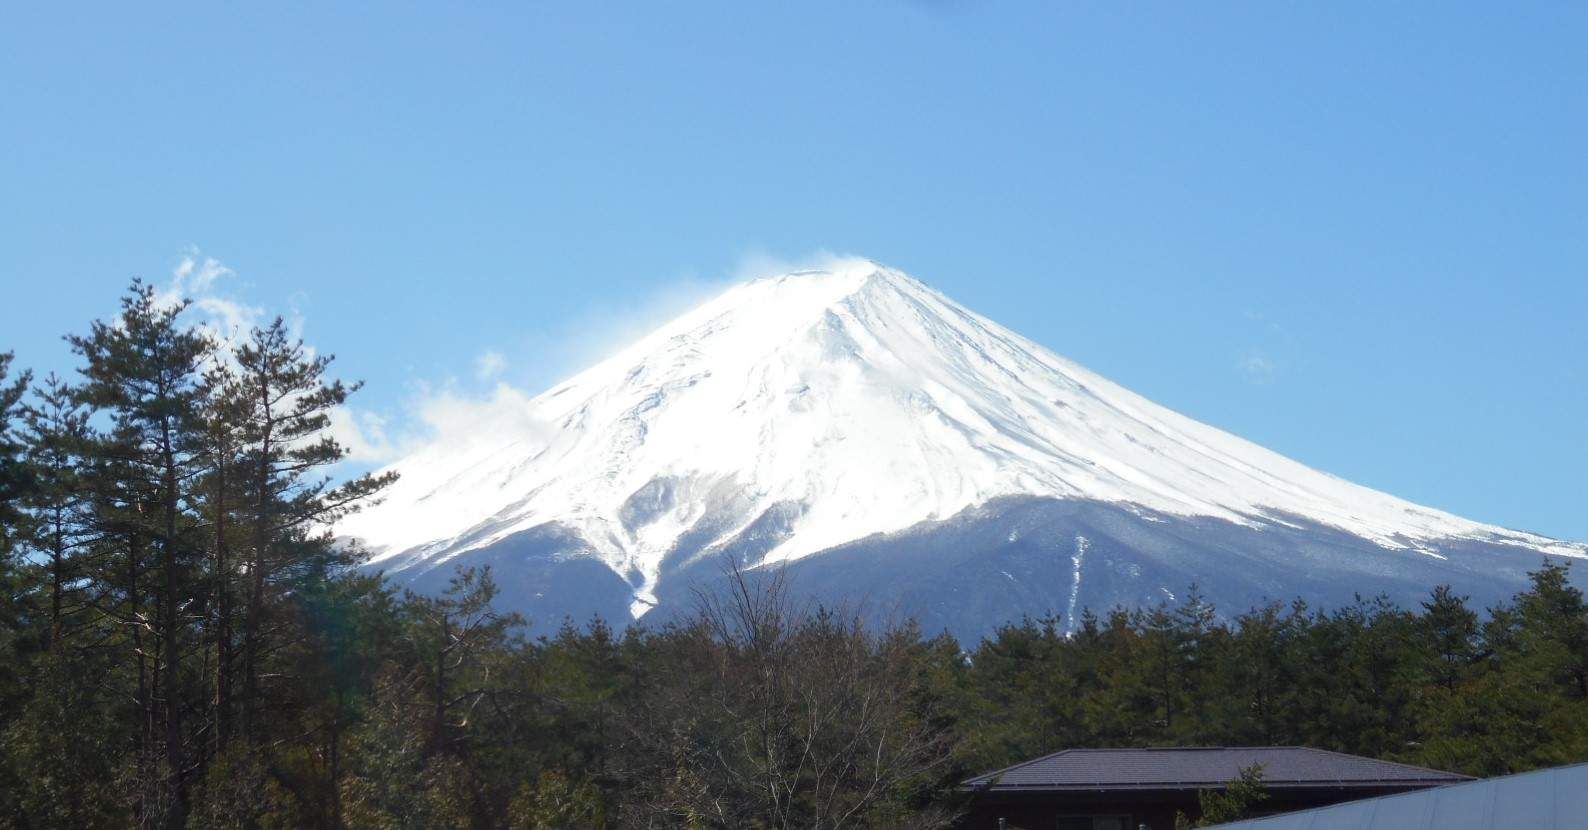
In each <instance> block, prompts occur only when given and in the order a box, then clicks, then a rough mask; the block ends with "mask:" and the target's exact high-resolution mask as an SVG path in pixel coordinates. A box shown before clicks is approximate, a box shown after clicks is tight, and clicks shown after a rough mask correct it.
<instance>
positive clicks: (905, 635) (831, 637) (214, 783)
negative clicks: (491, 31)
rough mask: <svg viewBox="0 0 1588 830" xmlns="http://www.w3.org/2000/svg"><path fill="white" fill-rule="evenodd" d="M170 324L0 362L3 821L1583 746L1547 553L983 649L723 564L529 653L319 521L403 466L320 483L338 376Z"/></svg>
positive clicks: (714, 802)
mask: <svg viewBox="0 0 1588 830" xmlns="http://www.w3.org/2000/svg"><path fill="white" fill-rule="evenodd" d="M186 314H187V309H186V307H185V306H184V305H183V304H181V303H179V302H178V303H173V302H166V301H163V300H162V299H161V298H159V297H158V296H157V294H156V293H155V292H154V291H153V290H152V289H151V288H150V287H149V286H147V285H144V284H141V283H136V282H135V283H134V284H133V285H132V287H131V289H130V290H129V291H128V292H127V293H126V295H125V296H124V297H123V298H122V301H121V307H120V311H119V313H118V314H117V315H116V316H114V317H113V318H112V319H110V320H106V321H99V322H94V323H92V324H90V325H89V326H88V327H87V330H86V332H85V333H82V334H79V335H73V336H69V337H68V338H67V341H68V342H69V344H70V345H71V348H72V349H73V351H74V353H75V354H76V356H77V363H78V366H77V373H76V375H75V376H74V377H72V378H60V377H56V376H53V375H52V376H47V377H43V378H34V377H33V376H32V375H31V374H30V373H28V372H25V371H22V370H21V369H19V368H18V367H15V366H13V365H12V363H13V361H12V358H11V356H10V355H9V354H0V827H20V828H45V827H129V826H132V827H151V828H153V827H163V828H179V827H195V828H208V827H249V828H254V827H257V828H266V827H325V828H341V827H348V828H405V827H459V828H471V827H488V828H495V827H511V828H561V827H592V828H600V827H607V828H674V827H677V828H741V827H764V828H773V827H778V828H794V827H801V828H804V827H819V828H842V827H920V828H929V827H944V826H949V825H950V824H951V823H952V821H953V820H954V817H955V816H956V814H957V813H958V812H959V811H960V810H961V809H962V808H963V806H964V804H965V798H966V796H965V794H963V793H960V792H958V791H957V790H956V788H955V785H956V783H957V782H958V781H960V780H963V779H964V778H966V777H968V776H969V775H971V774H974V773H978V772H983V771H986V770H988V769H994V768H998V767H1001V766H1005V765H1008V764H1011V763H1015V762H1017V761H1021V760H1025V759H1028V758H1030V757H1034V756H1036V755H1039V754H1042V753H1045V752H1051V751H1054V750H1056V749H1060V748H1065V747H1085V746H1152V745H1215V744H1217V745H1290V744H1301V745H1307V746H1315V747H1321V748H1326V749H1335V750H1339V751H1343V752H1351V753H1357V754H1363V755H1369V756H1373V757H1380V758H1389V759H1395V760H1402V761H1407V762H1411V763H1418V764H1424V765H1428V766H1433V767H1438V768H1442V769H1448V770H1454V771H1459V772H1466V773H1471V774H1475V775H1489V774H1498V773H1507V772H1516V771H1521V770H1526V769H1531V768H1535V767H1539V766H1547V765H1552V764H1559V763H1566V762H1571V761H1581V760H1584V759H1588V605H1585V603H1584V598H1583V595H1582V593H1581V592H1580V591H1578V590H1577V589H1575V588H1574V587H1572V585H1571V584H1570V582H1569V581H1568V579H1567V576H1568V574H1567V570H1566V568H1565V567H1564V566H1562V565H1557V564H1550V563H1547V562H1546V563H1544V564H1543V565H1542V566H1541V567H1540V569H1539V570H1538V571H1536V572H1535V573H1534V574H1533V582H1532V585H1531V587H1530V588H1529V590H1527V591H1525V592H1523V593H1521V594H1518V595H1517V596H1516V597H1515V598H1514V599H1513V600H1512V601H1510V602H1508V603H1504V604H1502V605H1500V606H1497V607H1494V608H1490V609H1475V608H1472V607H1470V606H1469V605H1468V603H1467V601H1466V600H1465V598H1463V597H1461V596H1458V595H1456V594H1454V593H1452V592H1451V591H1449V590H1448V589H1444V588H1440V589H1436V590H1435V591H1434V592H1433V593H1432V594H1431V595H1430V596H1429V597H1428V599H1427V600H1426V601H1425V602H1424V603H1423V604H1422V605H1421V607H1419V608H1414V609H1403V608H1399V607H1396V606H1394V605H1391V604H1390V603H1388V602H1387V601H1384V600H1381V599H1373V598H1365V599H1361V600H1359V601H1358V602H1356V603H1355V604H1353V605H1351V606H1348V607H1345V608H1338V609H1313V608H1309V607H1307V606H1306V605H1304V604H1302V603H1300V602H1296V603H1292V604H1289V605H1282V604H1275V605H1269V606H1265V607H1261V608H1256V609H1251V610H1247V611H1245V612H1244V613H1238V614H1235V615H1233V616H1224V615H1221V614H1220V613H1219V612H1218V611H1217V610H1216V609H1214V608H1213V607H1211V606H1210V605H1209V604H1207V603H1206V602H1204V601H1203V600H1202V599H1201V598H1200V597H1199V596H1198V595H1197V594H1196V593H1195V592H1194V591H1193V592H1191V593H1190V594H1189V595H1188V596H1187V597H1186V599H1184V600H1183V601H1180V602H1178V603H1175V604H1173V605H1163V606H1160V607H1158V608H1153V609H1142V610H1125V609H1115V610H1112V611H1108V612H1107V613H1104V614H1102V615H1101V616H1099V615H1094V614H1092V613H1090V612H1088V613H1085V614H1083V615H1082V616H1081V617H1080V618H1079V619H1076V620H1071V621H1065V620H1060V619H1057V618H1045V619H1035V620H1029V619H1028V620H1024V621H1022V622H1020V623H1017V624H1011V625H1008V626H1005V627H1004V628H1002V629H1000V630H999V631H998V632H997V634H996V635H995V636H993V637H991V638H989V639H987V640H985V641H983V642H980V643H975V644H964V643H958V642H956V641H955V640H954V639H953V638H952V637H950V636H948V635H947V634H937V633H934V632H923V631H921V630H920V629H919V628H918V627H917V626H915V625H914V624H911V623H908V622H905V623H902V624H897V625H889V626H881V627H878V626H868V625H865V624H863V623H862V622H861V620H860V618H859V616H858V615H856V614H854V613H849V612H847V611H845V610H844V609H834V608H823V607H820V606H815V605H811V604H809V603H808V602H805V601H803V600H801V599H800V598H799V597H798V595H797V592H796V591H794V590H792V589H791V587H790V586H789V585H787V584H785V583H783V582H781V581H780V580H778V579H772V580H769V581H757V580H752V579H749V578H747V577H746V576H745V575H744V574H742V573H739V572H737V571H731V570H730V573H729V576H730V578H729V579H728V580H726V582H725V584H726V585H727V586H728V589H727V590H724V591H722V592H720V593H709V594H708V593H703V594H701V595H700V597H699V601H698V603H697V605H698V607H697V610H696V613H695V614H694V615H693V616H692V617H690V618H688V619H686V620H684V621H682V622H679V623H674V624H670V625H667V626H665V627H660V628H646V627H643V626H632V627H629V628H626V629H624V630H622V631H618V630H615V629H613V628H612V627H610V626H608V625H607V624H606V623H605V622H603V621H600V620H588V621H568V622H567V623H566V624H565V625H564V626H563V627H562V629H561V630H560V632H559V633H558V634H556V635H555V636H550V637H541V638H534V639H531V638H528V637H526V636H525V635H524V634H523V633H522V630H523V622H524V621H523V620H521V619H519V618H518V617H517V616H516V615H512V614H504V613H500V612H498V611H497V610H496V609H495V608H494V607H493V603H492V600H493V598H494V596H495V593H496V586H495V584H494V582H493V581H492V579H491V575H490V573H489V571H488V570H468V569H465V570H460V571H458V572H457V574H456V576H455V578H454V579H453V582H452V585H451V588H450V590H449V591H447V592H445V593H443V594H442V595H440V596H419V595H415V594H412V593H408V592H404V591H401V590H399V589H397V588H395V587H394V586H392V585H390V584H388V583H386V582H385V581H384V580H383V579H382V578H381V577H380V576H379V575H378V574H370V573H367V572H365V571H362V570H360V568H359V565H360V562H361V554H360V552H359V551H358V550H356V549H354V548H350V547H349V546H347V545H346V544H344V543H342V542H339V541H338V540H336V539H334V538H333V537H332V535H331V533H330V527H331V526H332V525H333V524H334V522H335V521H336V520H337V519H338V518H340V517H342V516H344V515H346V514H347V513H348V512H349V511H352V510H356V509H358V508H359V507H360V506H361V505H363V504H367V503H368V502H369V501H370V500H371V499H374V498H378V497H379V493H380V491H381V489H382V488H383V487H385V486H386V485H387V484H389V483H390V481H391V477H390V476H380V475H365V476H359V477H354V478H351V479H348V480H344V481H341V482H340V483H337V479H335V478H333V477H332V467H333V466H334V465H336V464H337V463H338V462H339V461H342V460H343V459H344V458H345V455H346V451H345V449H344V448H343V447H342V446H341V445H339V444H338V443H337V442H336V441H335V439H334V438H332V437H331V436H330V434H329V428H330V418H331V413H332V412H333V411H334V409H335V408H336V407H338V406H340V405H342V404H343V403H344V402H345V401H346V399H347V397H348V396H349V395H350V394H352V393H353V392H355V391H356V389H357V386H356V384H344V383H341V382H339V381H337V380H335V379H334V378H332V377H330V375H329V372H330V368H331V365H332V360H331V358H330V357H327V356H321V355H317V354H316V353H315V352H314V351H313V350H312V349H310V348H308V347H306V346H305V345H304V344H303V343H302V342H301V341H299V340H298V339H297V338H296V337H294V336H293V334H292V332H291V330H290V327H289V326H288V325H286V324H285V323H284V322H283V321H282V320H280V319H276V320H274V321H272V322H270V323H269V324H267V325H264V326H261V327H259V328H256V329H254V330H252V331H249V332H245V333H238V335H237V336H235V337H230V338H227V339H225V340H220V339H217V338H216V337H213V336H211V335H210V334H208V333H206V332H205V330H203V329H202V328H198V327H194V326H192V325H190V324H189V323H188V321H187V319H186V316H185V315H186Z"/></svg>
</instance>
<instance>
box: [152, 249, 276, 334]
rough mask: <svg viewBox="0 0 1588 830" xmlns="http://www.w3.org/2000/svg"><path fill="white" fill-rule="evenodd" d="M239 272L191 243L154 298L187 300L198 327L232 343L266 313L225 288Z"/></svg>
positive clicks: (171, 300)
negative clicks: (232, 294) (169, 277)
mask: <svg viewBox="0 0 1588 830" xmlns="http://www.w3.org/2000/svg"><path fill="white" fill-rule="evenodd" d="M236 276H237V272H235V271H233V270H232V269H231V268H229V267H227V266H226V264H225V263H223V262H221V261H220V260H218V259H216V258H215V257H212V256H208V255H206V254H204V252H203V251H201V250H199V249H198V248H197V247H196V246H193V247H189V248H188V249H187V250H186V251H185V252H183V254H182V256H181V258H180V259H179V260H177V264H176V266H175V267H174V268H172V269H171V279H170V280H169V281H168V282H167V283H166V284H165V285H163V286H156V288H155V299H156V300H157V301H158V302H161V303H163V304H175V303H179V302H183V301H186V302H187V303H188V308H189V309H190V311H189V313H190V314H191V315H192V319H193V321H194V325H195V326H196V327H198V328H200V329H203V330H205V331H207V332H209V333H210V335H211V336H212V337H214V338H215V339H216V340H217V341H219V342H222V343H229V342H232V341H234V340H235V339H237V338H238V337H242V336H245V335H246V334H247V333H248V331H249V329H251V328H253V327H254V326H257V325H259V324H260V323H261V322H262V321H263V320H264V316H265V312H264V310H263V309H261V308H259V307H258V306H254V305H251V304H249V303H246V302H244V301H242V300H239V299H237V298H236V297H234V296H231V295H230V294H229V293H228V292H227V291H226V288H227V286H226V283H227V282H230V281H231V280H232V278H234V277H236ZM292 322H293V324H294V327H295V328H297V327H298V326H299V325H300V323H301V321H299V320H297V319H294V320H293V321H292Z"/></svg>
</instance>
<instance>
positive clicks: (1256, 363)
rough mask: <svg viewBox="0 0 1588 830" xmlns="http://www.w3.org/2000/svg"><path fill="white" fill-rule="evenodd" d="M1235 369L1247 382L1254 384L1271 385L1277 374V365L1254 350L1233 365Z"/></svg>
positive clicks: (1266, 356) (1271, 359)
mask: <svg viewBox="0 0 1588 830" xmlns="http://www.w3.org/2000/svg"><path fill="white" fill-rule="evenodd" d="M1235 368H1236V369H1238V370H1239V371H1240V373H1241V374H1243V375H1245V376H1246V379H1247V380H1249V381H1251V382H1252V383H1256V384H1269V383H1273V382H1274V377H1275V375H1277V374H1278V373H1279V364H1277V363H1275V362H1274V359H1273V358H1271V357H1269V356H1268V355H1267V354H1264V353H1263V352H1261V351H1258V350H1256V349H1253V350H1252V351H1249V352H1247V353H1246V354H1245V355H1243V356H1242V357H1241V359H1240V361H1238V362H1237V363H1236V364H1235Z"/></svg>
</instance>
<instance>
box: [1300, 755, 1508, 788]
mask: <svg viewBox="0 0 1588 830" xmlns="http://www.w3.org/2000/svg"><path fill="white" fill-rule="evenodd" d="M1303 749H1311V750H1312V751H1313V752H1327V753H1329V754H1330V755H1338V756H1340V757H1342V758H1365V759H1367V760H1369V761H1374V762H1376V763H1380V764H1389V765H1391V766H1396V767H1401V768H1403V769H1414V770H1418V771H1420V772H1435V773H1438V774H1440V775H1455V776H1459V777H1461V778H1465V779H1468V780H1470V781H1476V780H1479V779H1478V778H1477V777H1476V776H1472V775H1467V774H1466V773H1461V772H1451V771H1450V770H1444V769H1438V768H1436V767H1425V766H1421V765H1419V764H1408V763H1405V762H1403V761H1391V760H1388V759H1386V758H1374V757H1372V756H1371V755H1352V754H1351V753H1349V752H1340V751H1339V750H1335V749H1320V748H1318V747H1303Z"/></svg>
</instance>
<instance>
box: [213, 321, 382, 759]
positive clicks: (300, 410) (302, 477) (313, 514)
mask: <svg viewBox="0 0 1588 830" xmlns="http://www.w3.org/2000/svg"><path fill="white" fill-rule="evenodd" d="M234 358H235V362H236V364H237V368H236V377H235V381H234V382H232V383H229V384H227V387H226V389H227V391H226V392H225V401H226V403H225V409H226V411H227V413H228V415H227V417H228V418H235V419H236V428H237V440H238V441H239V442H240V450H241V457H240V460H239V463H238V467H237V470H236V475H237V476H238V477H239V478H238V481H239V485H240V486H241V487H242V488H244V497H243V501H244V503H243V504H241V505H239V508H238V511H239V514H240V519H239V520H240V521H241V522H243V523H244V524H245V526H246V534H247V542H246V545H247V557H248V558H247V560H246V563H245V566H244V570H245V571H246V574H247V585H246V587H245V588H244V590H245V591H246V605H245V609H244V612H243V632H242V655H241V659H242V670H243V677H242V702H241V715H242V732H243V735H244V736H245V737H246V738H247V739H248V740H249V741H251V742H254V743H258V742H259V741H260V739H261V738H262V737H263V733H262V731H261V725H260V709H261V706H262V705H263V703H264V698H265V695H266V692H267V690H265V689H263V688H262V687H261V676H262V673H263V661H264V659H265V654H266V652H267V651H268V650H270V649H271V648H272V647H273V643H272V642H271V638H272V636H273V635H274V634H276V633H278V632H279V631H280V630H281V629H283V628H286V629H288V630H289V631H290V630H291V629H292V626H291V625H290V622H289V621H288V620H284V619H279V618H276V617H275V616H273V612H274V611H275V609H277V608H278V607H279V606H278V603H277V599H278V598H279V597H280V596H281V595H282V592H283V591H286V590H289V589H290V588H292V587H293V586H294V585H296V584H299V583H301V582H302V581H304V580H310V581H312V580H316V579H323V578H326V577H327V576H328V575H330V574H332V573H334V572H336V571H337V570H338V569H341V568H345V567H346V566H347V565H349V564H351V558H350V555H349V554H348V553H346V552H344V551H342V550H340V549H339V548H337V547H336V546H335V545H333V544H332V540H331V538H330V533H329V530H328V528H329V527H330V526H331V524H332V523H334V522H335V521H336V520H337V519H338V518H340V517H341V516H343V515H345V514H346V513H347V512H349V511H351V510H355V509H357V508H358V507H359V506H360V505H361V504H363V503H365V502H367V501H368V500H369V499H371V498H372V497H374V496H375V495H376V494H377V493H379V491H380V490H381V489H382V488H384V487H385V486H387V485H388V484H390V483H391V482H392V481H395V480H396V476H395V474H386V475H380V476H375V475H365V476H361V477H358V478H355V479H352V480H351V481H348V482H345V483H343V484H341V485H338V486H334V487H333V486H332V485H331V482H330V480H329V478H327V477H326V475H325V470H326V469H327V468H329V467H330V466H331V465H334V464H336V463H337V462H339V461H341V460H342V459H343V458H344V457H345V456H346V454H347V451H346V449H345V448H344V447H342V446H341V445H340V444H338V443H337V441H336V440H335V439H334V438H333V437H331V436H330V435H329V433H328V430H329V428H330V425H331V420H330V413H331V410H333V409H335V408H336V407H338V406H340V405H342V404H343V403H344V402H345V401H346V400H347V397H348V395H349V394H351V393H352V392H354V391H356V390H357V389H358V385H357V384H354V385H352V386H348V385H344V384H343V383H342V382H341V381H337V380H328V379H327V378H326V376H325V374H326V370H327V369H328V368H329V366H330V365H331V362H332V358H331V357H330V356H320V355H314V354H312V353H310V352H309V351H308V349H306V348H305V346H304V345H303V342H302V341H301V340H296V339H294V338H292V337H291V336H290V334H289V332H288V330H287V325H286V323H285V321H283V320H282V319H281V318H280V317H277V318H276V319H275V320H273V321H272V322H271V323H270V324H269V325H268V326H265V327H263V328H256V329H254V330H253V331H252V332H251V333H250V335H249V337H248V339H247V341H246V342H244V343H242V344H241V345H240V346H238V347H237V349H236V351H235V353H234ZM287 636H297V635H296V634H289V635H287Z"/></svg>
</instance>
